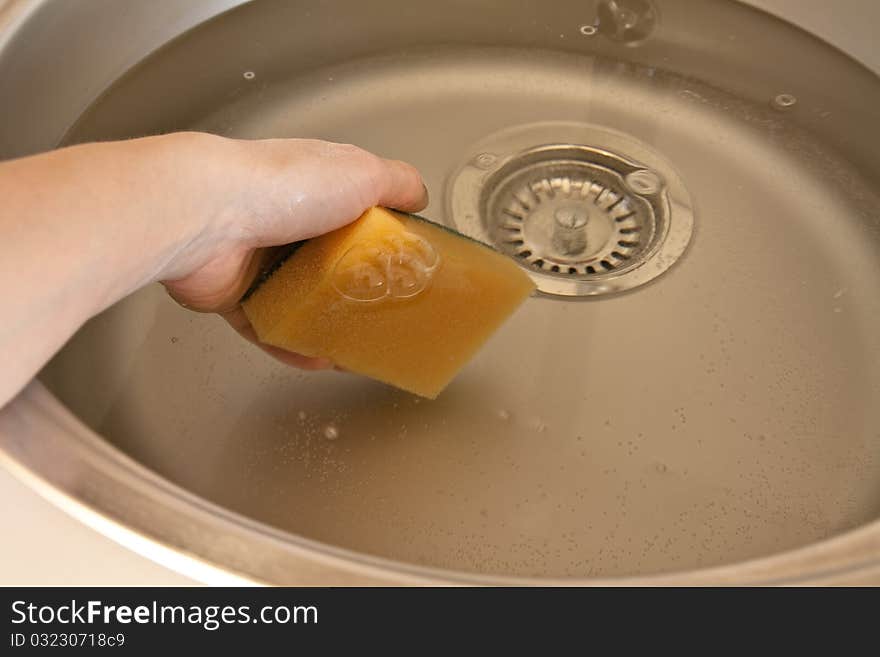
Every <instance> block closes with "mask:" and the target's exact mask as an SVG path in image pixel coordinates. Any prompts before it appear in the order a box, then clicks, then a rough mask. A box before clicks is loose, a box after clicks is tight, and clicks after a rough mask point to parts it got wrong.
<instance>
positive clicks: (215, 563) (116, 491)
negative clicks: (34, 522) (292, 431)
mask: <svg viewBox="0 0 880 657" xmlns="http://www.w3.org/2000/svg"><path fill="white" fill-rule="evenodd" d="M0 463H2V465H3V467H6V468H7V469H8V470H9V471H10V472H11V473H12V474H13V475H15V476H16V477H18V478H19V479H22V480H23V481H25V482H26V483H27V484H28V485H30V486H31V487H32V488H33V489H34V490H36V491H37V492H38V493H39V494H40V495H42V496H43V497H45V498H47V499H49V500H50V501H52V502H53V503H55V504H56V505H57V506H58V507H60V508H61V509H63V510H64V511H65V512H67V513H69V514H71V515H72V516H74V517H76V518H78V519H79V520H81V521H82V522H84V523H85V524H87V525H88V526H90V527H92V528H93V529H96V530H97V531H99V532H101V533H102V534H104V535H106V536H108V537H109V538H111V539H113V540H115V541H117V542H118V543H121V544H122V545H124V546H127V547H129V548H131V549H134V550H136V551H137V552H138V553H140V554H142V555H143V556H146V557H148V558H150V559H152V560H154V561H156V562H157V563H160V564H162V565H164V566H166V567H168V568H171V569H173V570H175V571H178V572H181V573H184V574H187V575H188V576H195V577H197V578H199V579H201V580H202V581H204V582H206V583H212V584H227V585H228V584H233V583H238V584H242V583H245V584H261V583H263V584H282V585H283V584H286V585H291V584H293V585H306V586H309V585H311V586H316V585H319V586H340V585H344V586H375V585H388V586H400V585H453V586H454V585H471V586H473V585H491V586H523V585H528V586H707V585H708V586H711V585H749V586H756V585H765V586H766V585H830V584H835V585H846V584H855V583H865V582H866V581H875V578H876V581H878V582H880V519H878V520H874V521H872V522H870V523H868V524H866V525H862V526H861V527H857V528H855V529H851V530H848V531H846V532H844V533H842V534H838V535H836V536H832V537H830V538H827V539H824V540H822V541H818V542H816V543H812V544H809V545H806V546H803V547H800V548H796V549H793V550H788V551H783V552H780V553H776V554H773V555H770V556H764V557H758V558H755V559H749V560H746V561H740V562H735V563H731V564H725V565H721V566H713V567H709V568H702V569H696V570H685V571H676V572H667V573H661V574H657V575H647V576H626V577H615V578H609V577H606V578H543V577H516V576H500V575H498V576H495V575H481V574H477V573H469V572H463V571H454V570H445V569H439V568H432V567H427V566H419V565H416V564H408V563H405V562H402V561H396V560H392V559H386V558H383V557H378V556H372V555H368V554H365V553H361V552H356V551H354V550H349V549H345V548H339V547H335V546H332V545H329V544H326V543H322V542H320V541H315V540H311V539H307V538H305V537H301V536H297V535H295V534H291V533H289V532H285V531H282V530H279V529H275V528H273V527H271V526H269V525H267V524H264V523H262V522H259V521H256V520H252V519H249V518H247V517H245V516H243V515H241V514H239V513H236V512H234V511H230V510H228V509H225V508H223V507H221V506H219V505H217V504H214V503H212V502H209V501H208V500H205V499H203V498H201V497H199V496H198V495H195V494H193V493H189V492H187V491H186V490H184V489H183V488H181V487H180V486H178V485H176V484H174V483H172V482H170V481H168V480H166V479H165V478H163V477H161V476H160V475H158V474H155V473H153V472H152V471H150V470H149V469H148V468H146V467H145V466H143V465H141V464H139V463H137V462H136V461H134V460H133V459H131V458H130V457H128V456H127V455H125V454H124V453H123V452H122V451H121V450H119V449H117V448H116V447H114V446H113V445H111V444H110V443H108V442H107V441H105V440H103V439H102V438H101V436H100V435H99V434H98V433H97V432H95V431H93V430H92V429H90V428H89V427H87V426H86V425H85V424H84V423H83V422H82V421H81V420H80V419H79V418H77V417H76V416H75V415H74V414H73V413H72V412H71V411H70V410H68V409H67V407H66V406H65V405H64V404H63V403H61V402H60V401H59V400H58V399H57V398H56V397H55V396H54V395H53V394H52V393H51V392H50V391H49V390H48V389H47V388H46V387H45V386H44V385H43V384H42V383H41V382H39V381H37V380H35V381H32V382H31V383H30V384H29V385H28V386H27V387H26V388H25V389H24V390H23V391H22V392H21V393H20V394H19V395H18V396H17V397H16V398H15V399H14V400H13V401H12V402H11V403H10V404H8V405H7V406H6V407H4V408H2V409H0ZM218 538H219V539H220V540H217V539H218Z"/></svg>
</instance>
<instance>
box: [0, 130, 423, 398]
mask: <svg viewBox="0 0 880 657" xmlns="http://www.w3.org/2000/svg"><path fill="white" fill-rule="evenodd" d="M0 199H2V203H0V281H3V285H2V286H0V308H2V309H3V310H2V312H0V406H2V405H4V404H5V403H6V402H7V401H9V400H10V399H11V398H12V397H13V396H14V395H15V394H16V392H17V391H18V390H20V389H21V388H22V387H23V386H24V385H25V384H26V383H27V381H28V380H30V379H31V378H32V377H33V376H34V374H36V372H37V371H38V370H39V368H40V367H42V366H43V365H44V364H45V363H46V361H47V360H48V359H49V358H50V357H51V356H52V355H53V354H54V353H55V352H56V351H57V350H58V349H59V348H60V347H61V346H62V345H63V344H64V342H65V341H66V340H67V339H68V338H69V337H70V336H71V335H72V334H73V333H74V332H75V331H76V330H77V329H78V328H79V327H80V326H81V325H82V324H83V323H84V322H85V321H86V320H87V319H89V318H90V317H92V316H93V315H95V314H97V313H99V312H101V311H102V310H104V309H105V308H107V307H108V306H110V305H112V304H113V303H115V302H116V301H118V300H119V299H121V298H123V297H124V296H126V295H127V294H130V293H131V292H133V291H135V290H137V289H138V288H140V287H142V286H144V285H146V284H148V283H151V282H154V281H161V282H163V284H164V285H165V287H166V289H167V290H168V292H169V294H171V296H172V297H173V298H174V299H175V300H177V301H178V302H179V303H181V304H183V305H185V306H186V307H188V308H191V309H193V310H200V311H205V312H217V313H219V314H221V315H222V316H223V317H224V318H225V319H226V320H227V321H229V323H230V324H232V326H233V327H234V328H235V329H236V330H238V331H239V332H240V333H241V334H242V335H243V336H244V337H245V338H247V339H249V340H251V341H254V342H255V341H256V339H255V335H254V332H253V329H252V328H251V326H250V324H249V323H248V322H247V319H246V317H245V316H244V313H243V312H242V310H241V307H240V305H239V303H238V302H239V299H240V298H241V296H242V294H243V293H244V292H245V290H246V289H247V288H248V286H249V285H250V284H251V282H252V280H253V278H254V276H255V275H256V273H257V271H258V269H259V266H260V264H261V259H262V254H263V253H265V252H264V251H262V250H261V249H262V248H263V247H269V246H275V245H280V244H286V243H289V242H295V241H298V240H301V239H306V238H309V237H314V236H316V235H320V234H322V233H326V232H329V231H331V230H334V229H336V228H339V227H340V226H343V225H345V224H347V223H349V222H351V221H352V220H354V219H356V218H357V217H358V216H359V215H360V214H361V213H362V212H363V211H364V210H366V209H367V208H369V207H371V206H373V205H383V206H387V207H392V208H397V209H400V210H405V211H413V212H416V211H418V210H421V209H422V208H423V207H424V206H425V205H426V204H427V194H426V192H425V188H424V184H423V182H422V179H421V177H420V176H419V174H418V172H417V171H416V170H415V169H414V168H413V167H412V166H410V165H408V164H406V163H403V162H399V161H395V160H385V159H381V158H379V157H377V156H375V155H372V154H370V153H367V152H365V151H363V150H361V149H358V148H355V147H354V146H348V145H340V144H331V143H328V142H322V141H313V140H298V139H286V140H261V141H240V140H232V139H225V138H221V137H215V136H211V135H205V134H200V133H178V134H173V135H166V136H162V137H148V138H144V139H135V140H130V141H125V142H108V143H103V144H87V145H82V146H75V147H72V148H66V149H62V150H58V151H53V152H51V153H47V154H43V155H37V156H33V157H28V158H23V159H19V160H13V161H9V162H3V163H0ZM353 339H354V337H353ZM263 348H264V349H266V350H267V351H268V352H269V353H271V354H272V355H273V356H275V357H277V358H280V359H281V360H283V361H284V362H287V363H289V364H292V365H296V366H298V367H306V368H318V367H328V366H330V365H331V363H328V362H326V361H322V360H320V359H311V358H306V357H304V356H301V355H298V354H292V353H289V352H285V351H283V350H280V349H276V348H274V347H265V346H264V347H263Z"/></svg>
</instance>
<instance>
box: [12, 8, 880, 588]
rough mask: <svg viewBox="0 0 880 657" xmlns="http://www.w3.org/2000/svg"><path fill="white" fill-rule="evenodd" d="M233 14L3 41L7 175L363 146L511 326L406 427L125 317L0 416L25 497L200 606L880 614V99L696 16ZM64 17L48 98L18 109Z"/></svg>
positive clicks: (387, 402) (373, 395) (101, 324)
mask: <svg viewBox="0 0 880 657" xmlns="http://www.w3.org/2000/svg"><path fill="white" fill-rule="evenodd" d="M753 4H759V3H753ZM764 4H765V5H766V6H768V7H771V8H773V9H775V10H777V11H780V12H782V13H783V14H784V15H786V16H788V17H789V18H791V19H792V20H798V18H799V12H805V11H807V10H808V8H809V6H810V5H809V3H807V4H805V3H798V2H788V3H785V2H775V3H764ZM852 4H853V5H854V6H858V7H860V8H861V7H862V5H861V4H860V3H858V2H852ZM870 4H871V3H864V8H863V10H864V11H865V12H868V11H876V9H875V8H873V6H872V7H870V8H869V7H868V5H870ZM182 5H186V7H183V6H182ZM237 5H239V3H237V2H225V3H224V2H193V3H176V5H175V3H172V2H159V3H156V4H155V5H151V7H153V10H152V13H151V14H150V16H148V17H137V16H131V15H125V14H124V12H121V11H119V12H118V13H117V12H116V10H112V9H111V10H110V11H104V12H102V13H101V14H100V16H101V18H100V21H95V20H94V18H95V14H93V13H91V14H90V11H91V10H90V9H89V6H88V5H87V4H85V3H82V4H80V3H76V5H73V6H71V5H64V3H57V2H56V3H52V2H12V3H7V5H5V7H6V12H7V13H6V14H4V13H3V12H2V11H0V29H5V32H2V33H0V95H2V96H4V97H7V98H9V97H15V98H16V99H17V100H16V103H15V104H16V105H17V107H18V109H17V110H11V109H8V108H7V109H6V110H5V111H6V112H7V113H8V112H12V111H19V112H21V116H20V118H21V117H26V116H36V117H41V116H42V117H43V119H42V120H41V121H37V120H36V119H32V120H24V119H23V118H22V121H23V123H24V125H23V127H22V129H21V130H20V131H16V130H13V129H10V128H9V127H8V126H7V127H4V128H3V129H2V130H0V132H2V135H0V156H3V157H7V156H13V155H18V154H22V153H25V152H29V151H32V150H36V149H39V148H48V147H51V146H53V145H57V144H59V143H61V144H69V143H75V142H80V141H88V140H98V139H116V138H126V137H131V136H136V135H143V134H150V133H160V132H165V131H170V130H179V129H198V130H204V131H209V132H215V133H218V134H222V135H227V136H233V137H239V138H268V137H294V136H296V137H315V138H322V139H329V140H333V141H342V142H351V143H356V144H358V145H360V146H362V147H364V148H367V149H370V150H373V151H375V152H377V153H379V154H381V155H383V156H386V157H393V158H399V159H405V160H408V161H410V162H412V163H414V164H415V165H416V166H418V167H419V169H420V170H421V171H422V172H423V174H424V176H425V179H426V181H427V183H428V187H429V189H430V192H431V198H432V201H431V205H430V206H429V207H428V208H427V210H426V211H425V212H424V214H425V215H426V216H427V217H428V218H430V219H432V220H434V221H437V222H440V223H445V224H447V225H449V226H453V227H455V228H457V229H459V230H461V231H462V232H465V233H467V234H469V235H471V236H472V237H474V238H475V239H479V240H482V241H485V242H487V243H489V244H493V245H494V246H496V247H497V248H499V250H500V251H502V252H503V253H506V254H507V255H509V256H510V257H511V258H513V259H515V260H516V261H517V262H519V264H520V265H521V266H522V267H523V268H524V269H525V270H527V271H528V272H529V274H530V275H531V276H533V277H534V279H535V281H536V283H537V284H538V292H537V293H536V295H535V296H534V297H532V298H531V299H529V300H528V301H527V302H526V303H525V305H524V306H523V307H522V308H521V309H520V310H519V311H518V312H517V313H516V314H515V315H514V316H513V317H512V318H511V319H510V321H508V322H507V323H506V324H505V325H504V326H503V327H502V328H501V329H500V330H499V332H498V333H497V334H496V335H495V336H494V337H493V338H492V339H491V341H490V342H489V343H488V344H487V345H486V346H485V348H483V349H482V350H481V351H480V353H479V354H478V355H477V357H476V358H474V360H473V361H472V362H471V363H470V364H469V365H468V366H467V367H466V368H465V370H464V371H463V372H462V373H461V374H460V375H459V376H458V377H457V378H456V380H455V381H454V382H453V383H452V384H451V385H450V386H449V388H448V389H447V390H446V391H445V392H444V393H443V394H442V395H441V396H440V397H439V398H438V399H437V400H435V401H430V400H425V399H421V398H418V397H416V396H413V395H411V394H408V393H404V392H401V391H399V390H396V389H394V388H391V387H388V386H385V385H383V384H379V383H376V382H373V381H370V380H367V379H364V378H360V377H357V376H353V375H350V374H344V373H338V372H317V373H307V372H299V371H295V370H291V369H288V368H286V367H284V366H282V365H279V364H276V363H275V362H273V361H272V360H270V359H269V358H268V357H266V356H265V355H263V354H262V352H260V351H259V350H257V349H255V348H254V347H252V346H251V345H249V344H247V343H245V342H243V341H242V340H240V339H239V338H238V337H237V336H236V335H235V334H234V333H233V332H232V331H231V330H229V329H228V327H227V326H226V325H225V324H224V323H223V322H222V321H221V320H220V319H218V318H216V317H213V316H206V315H197V314H193V313H190V312H187V311H185V310H183V309H181V308H179V307H178V306H177V305H176V304H174V303H173V302H172V301H171V300H170V299H169V298H167V297H166V296H165V294H164V291H163V290H162V289H161V287H159V286H155V287H151V288H147V289H144V290H142V291H140V292H138V293H137V294H135V295H133V296H131V297H129V298H128V299H126V300H124V301H123V302H121V303H119V304H118V305H116V306H114V307H113V308H111V309H109V310H108V311H106V312H105V313H103V314H102V315H100V316H99V317H96V318H95V319H94V320H92V321H91V322H89V323H88V324H87V325H86V326H84V327H83V328H82V330H81V331H80V332H79V333H78V334H77V335H76V336H75V337H74V338H73V339H72V340H71V341H70V342H69V344H68V345H67V346H66V347H65V348H64V349H63V350H62V351H61V352H60V353H59V354H58V355H57V356H56V357H55V358H54V360H53V361H52V362H51V363H50V364H49V365H48V366H47V367H46V368H45V369H44V370H43V372H42V373H41V374H40V376H39V380H38V381H37V382H34V383H32V384H31V386H30V387H29V388H28V389H26V390H25V391H24V392H23V393H22V395H20V396H19V398H18V399H17V400H15V402H14V403H13V404H11V405H10V406H9V407H7V408H6V409H4V410H3V411H2V413H0V450H2V453H3V456H4V459H5V461H6V462H7V463H8V464H10V465H11V466H12V467H13V468H14V470H15V471H16V472H20V473H21V474H22V475H23V476H25V477H26V478H27V479H28V480H29V481H32V482H33V483H34V485H35V486H37V487H38V488H39V489H40V490H42V491H43V492H45V493H46V494H48V495H50V496H51V497H52V498H53V499H55V500H57V501H58V503H59V504H62V505H63V506H65V508H68V509H70V510H72V511H73V512H75V513H77V514H79V515H80V516H81V517H83V518H84V519H85V520H87V521H89V522H91V523H92V524H95V525H96V526H99V528H101V529H102V530H104V531H106V532H107V533H109V534H110V535H112V536H114V537H116V538H117V539H119V540H121V541H123V542H126V543H127V544H129V545H132V546H133V547H135V548H136V549H139V550H141V551H143V552H145V553H147V554H149V555H150V556H153V557H154V558H157V559H160V560H165V561H168V562H173V564H176V565H177V567H180V568H181V569H183V570H185V571H187V572H190V573H197V574H199V576H204V577H205V578H207V579H211V578H212V577H213V576H214V575H216V574H217V573H220V572H225V573H231V574H234V575H235V576H238V577H242V578H245V579H248V580H254V581H265V582H272V583H307V584H348V583H352V584H373V583H407V582H410V583H417V582H462V583H556V584H559V583H563V584H567V583H571V584H588V583H602V584H608V583H640V584H646V583H666V584H701V583H782V582H812V583H832V582H833V583H868V582H872V581H873V582H878V581H880V521H878V518H880V404H878V401H880V359H878V358H877V357H876V355H877V354H878V353H880V194H878V192H880V131H878V129H877V127H876V123H877V122H876V119H877V110H876V108H877V107H878V106H880V79H878V77H877V76H876V74H875V72H873V71H872V70H871V69H870V68H869V67H868V66H865V65H864V64H863V63H859V62H857V61H856V60H855V59H852V58H850V57H849V56H847V55H845V54H843V53H842V52H841V51H838V50H836V49H835V48H834V47H832V46H831V45H829V44H827V43H825V42H823V41H821V40H819V39H818V38H816V37H814V36H811V35H810V34H808V33H807V32H805V31H802V30H801V29H799V28H797V27H795V26H793V25H792V24H790V23H786V22H784V21H782V20H780V19H778V18H775V17H773V16H771V15H770V14H767V13H764V12H762V11H760V10H759V9H756V8H754V7H750V6H748V5H746V4H742V3H739V2H732V1H723V0H705V1H704V2H700V3H695V2H692V1H691V0H650V1H649V0H615V1H610V0H594V1H591V2H589V1H588V2H584V1H583V0H578V1H577V2H575V1H568V0H554V2H551V3H549V4H548V3H534V2H527V1H525V0H523V1H516V2H512V1H510V0H504V1H501V0H497V1H492V0H490V1H488V2H480V3H473V2H464V1H463V0H453V1H451V2H445V3H440V4H439V5H438V4H434V5H418V6H417V3H412V2H398V1H395V0H383V1H382V2H370V3H359V2H347V1H344V0H336V1H334V2H319V1H314V2H311V1H306V2H298V3H282V2H272V1H269V0H256V1H254V2H249V3H244V4H241V5H240V6H237ZM3 7H4V5H3V4H2V3H0V9H3ZM226 9H228V11H223V10H226ZM859 11H862V9H859ZM59 13H63V14H65V16H67V17H68V18H69V19H70V21H72V22H70V23H67V24H68V25H69V26H70V27H69V28H68V29H67V31H66V32H65V33H64V34H60V33H59V35H58V36H57V38H56V37H54V36H53V39H55V40H53V41H52V43H53V46H52V47H53V48H55V49H58V51H59V52H64V53H69V59H70V61H71V62H72V64H71V65H73V64H75V63H76V62H78V61H80V62H82V63H83V65H81V66H79V67H78V68H77V71H78V73H77V75H78V76H80V78H79V84H78V85H77V89H76V90H72V89H71V87H70V85H69V84H67V83H65V82H64V81H63V80H64V79H67V78H64V76H65V75H66V72H65V70H64V67H63V66H62V67H61V68H60V69H59V70H58V71H51V70H47V71H44V72H43V75H44V76H46V78H48V79H43V81H42V83H40V84H36V83H33V82H32V81H30V82H29V81H28V79H27V78H26V77H25V76H24V75H23V74H22V70H25V71H27V70H37V69H28V68H27V66H33V65H34V64H33V58H34V57H35V54H34V53H35V51H34V50H33V48H34V47H35V46H34V40H33V35H42V38H48V35H55V32H53V31H52V30H53V29H54V30H55V31H58V30H59V29H60V28H59V27H58V26H57V25H55V23H53V18H54V19H56V22H57V18H58V16H59ZM853 14H854V15H856V14H858V12H853ZM4 16H6V19H5V21H6V22H5V27H4V22H3V20H4V19H3V17H4ZM878 16H880V15H878ZM841 18H842V19H844V18H845V17H841ZM135 19H138V20H137V22H135ZM854 20H855V19H854ZM53 25H55V27H54V28H53ZM101 25H103V29H99V26H101ZM105 32H108V33H113V34H114V35H115V36H113V37H112V38H111V37H106V41H105V43H106V47H107V48H109V49H111V50H109V51H108V53H103V58H102V57H99V55H102V53H99V52H98V51H97V50H96V48H97V46H95V45H94V43H90V42H91V41H93V40H97V41H98V42H101V41H102V40H104V39H105V36H104V33H105ZM126 34H128V35H130V36H129V37H127V38H125V39H122V38H120V36H119V35H126ZM172 37H173V38H172ZM840 45H843V46H846V45H847V44H845V43H842V44H840ZM89 49H91V50H89ZM83 53H84V54H83ZM108 55H112V56H115V57H116V58H115V59H112V57H111V59H109V60H108V59H107V58H106V57H107V56H108ZM78 58H81V59H78ZM108 61H113V62H115V63H114V65H113V66H111V65H109V64H108ZM22 62H24V64H22ZM869 64H870V62H869ZM23 66H24V67H25V68H24V69H23V68H22V67H23ZM53 76H57V77H58V82H57V85H54V86H53V84H54V83H53V82H52V80H53ZM4 85H5V86H4ZM52 89H55V93H57V94H59V100H58V102H57V103H56V104H54V105H52V106H51V107H49V106H47V105H46V102H47V100H49V99H51V97H52V96H51V95H47V94H50V93H51V90H52ZM47 90H49V91H47ZM13 91H14V92H16V95H14V96H12V95H9V94H11V93H13ZM30 108H33V110H31V109H30ZM31 112H32V114H28V113H31ZM328 193H332V190H328ZM530 199H531V200H530ZM539 205H540V208H538V206H539ZM536 208H537V209H536ZM511 222H512V223H511ZM351 339H352V340H357V336H356V335H353V336H352V338H351Z"/></svg>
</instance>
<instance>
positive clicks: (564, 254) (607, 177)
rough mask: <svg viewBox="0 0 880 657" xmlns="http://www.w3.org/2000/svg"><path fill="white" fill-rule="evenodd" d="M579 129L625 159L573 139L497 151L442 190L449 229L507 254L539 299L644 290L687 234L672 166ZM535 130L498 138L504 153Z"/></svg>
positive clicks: (688, 223)
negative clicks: (543, 295)
mask: <svg viewBox="0 0 880 657" xmlns="http://www.w3.org/2000/svg"><path fill="white" fill-rule="evenodd" d="M563 125H565V126H566V127H568V131H569V132H570V130H571V125H570V124H563ZM580 129H581V131H584V130H587V131H589V133H590V134H588V135H583V136H586V137H590V138H591V139H592V140H593V143H596V141H598V142H600V143H608V141H609V138H608V135H609V134H611V135H613V136H614V138H615V139H614V140H612V141H614V142H615V145H616V146H618V147H620V146H622V147H623V148H626V149H627V155H626V156H625V155H623V154H622V153H621V152H620V150H617V151H611V150H608V149H607V148H600V147H596V146H593V145H590V146H587V145H583V144H577V143H552V144H544V145H540V146H532V147H528V148H525V149H521V150H516V151H514V152H508V153H504V152H501V153H499V150H501V149H498V148H497V147H496V148H495V150H492V151H488V150H483V152H480V153H478V154H476V155H475V156H472V157H471V158H470V159H469V161H468V163H467V164H466V165H465V166H464V167H462V168H461V170H460V171H459V172H458V175H457V176H456V177H455V178H454V179H453V181H452V183H451V185H450V189H449V192H450V195H449V201H450V211H451V215H452V218H453V220H454V222H455V224H456V227H457V228H458V229H459V230H461V231H462V232H464V233H466V234H469V235H470V236H471V237H474V238H476V239H480V240H482V241H484V242H486V243H488V244H491V245H493V246H494V247H496V248H497V249H499V250H500V251H502V252H503V253H506V254H507V255H509V256H511V257H512V258H515V259H516V260H517V261H518V262H519V263H520V264H521V265H522V266H523V267H525V268H526V269H528V270H529V272H530V274H531V275H532V277H533V278H534V280H535V282H536V284H537V286H538V289H539V290H540V291H542V292H544V293H546V294H552V295H563V296H595V295H600V294H607V293H612V292H620V291H623V290H627V289H630V288H633V287H636V286H638V285H642V284H644V283H646V282H648V281H649V280H651V279H653V278H655V277H657V276H659V275H660V274H661V273H663V272H664V271H666V270H667V269H669V267H671V266H672V264H673V263H674V262H675V261H676V260H677V259H678V257H679V256H681V254H682V253H683V252H684V250H685V247H686V246H687V244H688V242H689V241H690V236H691V232H692V229H693V213H692V211H691V209H690V202H689V199H688V198H687V196H686V193H685V192H684V190H683V187H681V184H680V182H679V181H678V178H677V177H676V176H675V173H674V172H673V171H672V169H671V167H669V166H668V165H667V164H665V162H663V161H662V160H660V159H659V158H658V156H656V155H654V154H651V155H650V156H649V157H648V158H647V159H650V160H651V161H650V162H647V161H645V157H644V156H645V155H646V154H647V151H645V147H644V146H641V147H640V148H639V149H636V150H638V151H639V152H638V153H637V155H638V156H640V159H638V160H636V159H634V158H632V157H629V156H628V155H629V152H630V151H632V150H634V148H633V144H632V143H629V140H628V138H625V137H623V136H620V135H617V134H616V133H608V132H607V131H604V130H601V129H599V128H594V127H592V126H589V127H581V128H580ZM535 130H539V131H541V132H542V133H547V132H551V131H552V128H551V126H548V125H547V124H540V125H539V126H537V127H535V128H532V129H531V130H529V129H519V130H518V131H516V132H514V133H513V134H512V135H511V133H510V132H506V133H502V134H501V135H500V137H499V138H500V141H501V142H502V144H503V145H506V146H508V149H509V147H511V146H514V147H516V146H519V145H521V144H525V143H527V140H528V138H529V137H530V132H533V131H535ZM511 137H513V138H511ZM600 137H604V138H600ZM502 144H498V145H502ZM496 146H497V145H496ZM482 147H483V148H486V144H483V145H482Z"/></svg>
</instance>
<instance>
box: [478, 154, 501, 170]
mask: <svg viewBox="0 0 880 657" xmlns="http://www.w3.org/2000/svg"><path fill="white" fill-rule="evenodd" d="M497 161H498V156H497V155H495V154H494V153H480V154H479V155H477V157H476V158H475V159H474V162H475V163H476V165H477V166H478V167H480V168H481V169H488V168H489V167H491V166H492V165H493V164H495V162H497Z"/></svg>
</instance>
